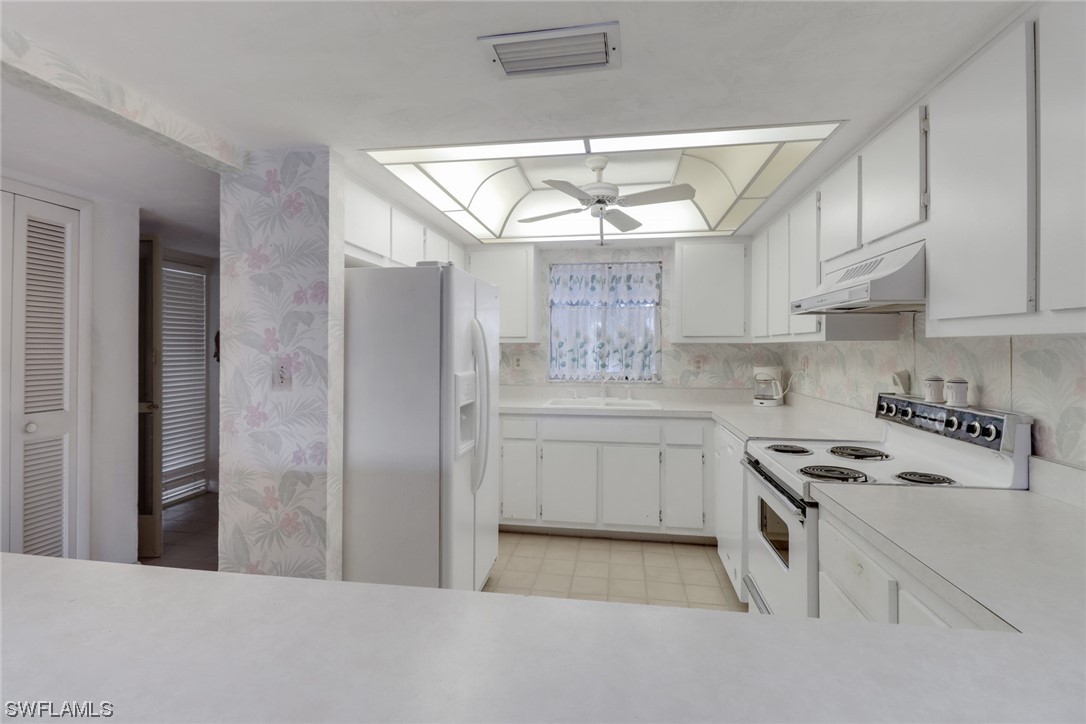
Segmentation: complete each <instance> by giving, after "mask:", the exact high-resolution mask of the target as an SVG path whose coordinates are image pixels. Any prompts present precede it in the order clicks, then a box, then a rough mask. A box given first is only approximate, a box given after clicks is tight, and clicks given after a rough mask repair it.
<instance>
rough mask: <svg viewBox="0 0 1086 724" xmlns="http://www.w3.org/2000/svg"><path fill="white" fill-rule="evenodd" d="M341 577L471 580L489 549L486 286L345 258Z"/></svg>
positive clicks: (481, 573) (492, 547) (492, 472)
mask: <svg viewBox="0 0 1086 724" xmlns="http://www.w3.org/2000/svg"><path fill="white" fill-rule="evenodd" d="M345 292H346V313H345V318H344V351H345V357H346V359H345V362H346V364H345V368H346V374H345V380H344V388H345V394H344V409H343V414H344V439H343V447H344V467H343V579H344V580H347V581H364V582H369V583H394V584H401V585H408V586H428V587H441V588H458V589H462V590H479V589H481V588H482V587H483V584H484V583H486V579H487V576H488V575H489V574H490V569H491V566H492V565H493V563H494V561H495V560H496V559H497V556H498V519H499V517H500V511H499V508H498V460H497V457H498V448H497V446H496V445H495V444H494V439H495V437H496V435H497V428H498V412H497V410H498V400H497V392H498V290H497V288H496V287H494V286H492V285H490V284H487V283H486V282H484V281H481V280H479V279H476V278H475V277H473V276H471V275H470V274H468V273H467V272H465V271H462V270H460V269H457V268H455V267H453V266H452V265H449V264H437V263H433V262H431V263H425V262H424V263H422V264H420V265H419V266H416V267H409V268H393V269H348V270H347V277H346V290H345Z"/></svg>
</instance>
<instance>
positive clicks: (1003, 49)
mask: <svg viewBox="0 0 1086 724" xmlns="http://www.w3.org/2000/svg"><path fill="white" fill-rule="evenodd" d="M1033 37H1034V36H1033V23H1023V24H1022V25H1019V26H1017V27H1016V28H1014V29H1012V30H1011V31H1010V32H1008V33H1007V34H1006V35H1004V36H1003V37H1001V38H1000V39H998V40H997V41H995V42H994V43H993V44H992V45H990V46H989V47H987V48H986V49H985V50H983V51H982V52H981V53H980V54H979V55H978V56H977V57H976V58H974V59H973V60H972V62H970V63H969V64H968V65H966V66H965V67H964V68H962V69H961V70H960V71H959V72H958V73H957V74H956V75H954V76H952V77H951V78H950V79H949V80H947V82H946V83H944V84H943V85H942V86H941V87H940V88H938V89H937V90H936V91H935V92H933V93H932V95H931V100H930V102H929V104H928V111H929V115H930V119H931V120H930V124H931V137H930V139H929V157H928V162H929V173H930V176H931V194H932V201H933V203H934V206H933V208H932V217H931V222H929V223H930V228H929V229H928V234H927V253H928V287H929V290H930V291H929V299H928V316H929V318H933V319H948V318H962V317H983V316H987V315H1004V314H1019V313H1022V312H1032V311H1034V309H1035V308H1036V304H1035V300H1036V294H1035V292H1036V259H1037V254H1036V223H1035V213H1036V210H1035V195H1034V190H1035V182H1036V173H1035V171H1036V167H1035V163H1034V162H1035V158H1034V152H1035V134H1034V131H1035V128H1034V118H1035V115H1034V108H1035V95H1034V48H1033ZM1077 163H1078V164H1079V165H1081V158H1080V159H1078V160H1077ZM1081 204H1082V199H1081V198H1079V199H1078V202H1077V205H1079V206H1081ZM824 209H825V207H824V206H823V214H824V213H825V210H824ZM1076 272H1077V273H1078V274H1079V275H1080V276H1079V280H1078V281H1079V284H1081V281H1082V280H1081V273H1082V269H1081V268H1079V269H1077V270H1076Z"/></svg>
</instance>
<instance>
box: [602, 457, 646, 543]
mask: <svg viewBox="0 0 1086 724" xmlns="http://www.w3.org/2000/svg"><path fill="white" fill-rule="evenodd" d="M600 454H601V456H602V460H601V463H602V464H601V465H600V498H601V500H602V503H603V505H602V507H601V509H600V522H601V523H612V524H615V525H637V526H645V525H647V526H652V527H653V528H655V527H657V526H658V525H659V524H660V446H659V445H652V446H649V445H637V446H633V445H604V446H602V447H601V448H600Z"/></svg>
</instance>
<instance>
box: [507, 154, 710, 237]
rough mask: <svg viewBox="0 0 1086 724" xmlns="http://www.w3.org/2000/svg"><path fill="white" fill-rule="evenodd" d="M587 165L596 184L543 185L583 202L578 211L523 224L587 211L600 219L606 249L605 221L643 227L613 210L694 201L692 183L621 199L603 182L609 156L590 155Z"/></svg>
mask: <svg viewBox="0 0 1086 724" xmlns="http://www.w3.org/2000/svg"><path fill="white" fill-rule="evenodd" d="M585 165H586V166H588V168H590V169H592V170H593V171H595V172H596V181H595V183H590V184H586V185H585V186H576V185H574V184H572V183H570V182H569V181H556V180H553V179H545V180H544V181H543V183H545V184H547V185H548V186H550V187H551V188H553V189H558V190H559V191H561V192H562V193H564V194H568V195H569V196H572V197H573V198H575V199H577V200H578V201H580V202H581V208H579V209H566V210H565V211H555V212H554V213H550V214H542V215H541V216H530V217H528V218H527V219H520V221H521V223H525V224H530V223H532V222H535V221H542V220H544V219H553V218H554V217H556V216H565V215H567V214H579V213H581V212H582V211H584V210H585V209H589V210H590V211H591V212H592V216H593V217H595V218H597V219H599V220H600V246H603V222H604V221H606V222H607V223H608V224H610V225H611V226H613V227H615V228H616V229H618V230H619V231H633V230H634V229H636V228H638V227H639V226H641V222H640V221H638V220H637V219H635V218H633V217H632V216H630V215H629V214H627V213H626V212H624V211H622V210H620V209H617V208H614V207H616V206H624V207H629V206H646V205H648V204H664V203H667V202H669V201H685V200H687V199H692V198H694V187H693V186H691V185H690V184H673V185H671V186H663V187H661V188H658V189H652V190H650V191H639V192H637V193H635V194H628V195H625V196H619V194H618V186H616V185H614V184H609V183H607V182H606V181H604V180H603V170H604V169H605V168H607V157H606V156H589V157H588V158H587V159H586V160H585Z"/></svg>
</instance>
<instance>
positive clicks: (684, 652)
mask: <svg viewBox="0 0 1086 724" xmlns="http://www.w3.org/2000/svg"><path fill="white" fill-rule="evenodd" d="M0 565H2V574H0V575H2V584H3V597H2V603H3V621H2V622H3V645H4V656H3V659H2V670H0V675H2V679H3V688H4V692H3V693H4V699H5V700H14V701H19V700H33V701H38V700H52V701H54V702H57V703H58V705H59V702H62V701H72V700H74V701H84V700H86V701H95V702H98V701H101V700H107V701H110V702H112V703H113V705H114V710H115V712H116V714H115V716H114V717H113V719H112V720H113V721H140V722H153V721H191V722H197V721H246V722H256V721H261V722H275V721H377V720H380V721H404V720H413V721H419V720H422V721H465V720H471V721H633V720H637V721H668V722H679V721H746V722H752V721H776V722H784V721H857V722H860V721H862V722H873V721H914V722H916V721H1080V720H1081V719H1082V717H1083V715H1084V713H1086V691H1084V688H1086V684H1084V681H1086V670H1084V665H1083V657H1082V656H1081V650H1079V651H1078V652H1075V651H1072V650H1071V649H1069V648H1068V647H1053V645H1052V642H1051V641H1049V640H1047V639H1046V638H1044V637H1040V636H1031V635H1027V634H1014V633H991V632H976V631H946V630H938V629H928V628H916V627H904V626H880V625H873V624H858V625H857V624H838V623H829V622H824V621H813V620H810V621H785V620H780V619H775V618H763V617H758V616H752V615H748V614H738V613H722V612H717V611H700V610H689V609H677V608H658V607H652V606H638V605H627V604H613V603H599V602H594V601H573V600H559V599H546V598H532V597H525V596H507V595H503V594H479V593H468V592H459V591H444V590H435V589H420V588H405V587H399V586H377V585H369V584H359V583H335V582H328V581H312V580H300V579H291V578H272V577H260V576H245V575H240V574H230V573H210V572H202V571H186V570H179V569H168V568H159V567H150V566H135V565H121V564H113V563H94V562H88V561H74V560H58V559H47V558H36V557H31V556H19V555H12V554H4V555H2V556H0Z"/></svg>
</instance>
